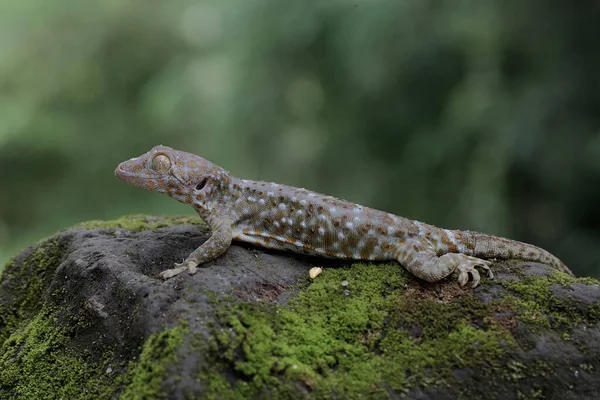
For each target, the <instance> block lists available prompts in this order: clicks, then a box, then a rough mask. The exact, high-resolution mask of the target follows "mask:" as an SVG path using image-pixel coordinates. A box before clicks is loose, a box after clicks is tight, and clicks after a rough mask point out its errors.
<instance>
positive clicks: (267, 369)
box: [0, 216, 600, 399]
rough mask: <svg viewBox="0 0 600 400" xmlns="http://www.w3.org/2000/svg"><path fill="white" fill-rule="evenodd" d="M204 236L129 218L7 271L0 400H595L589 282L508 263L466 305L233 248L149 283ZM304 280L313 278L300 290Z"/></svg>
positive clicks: (598, 349) (362, 270) (175, 224)
mask: <svg viewBox="0 0 600 400" xmlns="http://www.w3.org/2000/svg"><path fill="white" fill-rule="evenodd" d="M208 235H209V231H208V229H207V228H206V226H205V225H203V224H202V223H201V222H200V221H199V220H197V219H193V218H150V217H142V216H134V217H128V218H122V219H120V220H117V221H110V222H101V221H95V222H90V223H85V224H82V225H81V226H77V227H74V228H72V229H69V230H65V231H63V232H60V233H58V234H56V235H54V236H52V237H50V238H48V239H46V240H44V241H42V242H40V243H38V244H36V245H34V246H32V247H30V248H28V249H27V250H25V251H23V252H22V253H21V254H19V255H17V256H16V257H14V259H13V260H11V261H10V262H9V263H8V264H7V266H6V267H5V269H4V272H3V274H2V279H1V282H0V339H1V340H2V342H1V343H2V353H1V356H2V359H1V361H0V363H1V365H0V398H14V399H21V398H22V399H34V398H35V399H46V398H47V399H57V398H63V399H86V398H88V399H112V398H122V399H155V398H158V399H160V398H165V399H167V398H168V399H187V398H215V399H227V398H230V399H238V398H271V397H273V398H305V397H315V398H344V399H345V398H360V397H371V398H399V397H403V398H415V399H454V398H457V397H458V398H486V399H511V398H514V399H518V398H549V399H553V398H556V399H559V398H560V399H584V398H589V399H592V398H597V393H599V392H600V373H599V372H598V368H600V329H599V327H598V319H599V318H600V288H599V286H598V282H597V281H594V280H592V279H589V278H588V279H574V278H572V277H569V276H567V275H565V274H563V273H560V272H557V271H554V270H552V269H551V268H549V267H547V266H544V265H541V264H535V263H519V262H503V263H497V264H496V265H495V266H494V271H495V272H497V273H496V275H497V276H498V278H497V279H495V280H489V279H484V280H483V282H482V284H481V286H480V287H478V288H477V289H475V290H473V289H471V288H461V287H459V286H458V284H457V283H456V280H455V279H454V278H452V279H448V280H445V281H443V282H440V283H436V284H428V283H425V282H421V281H418V280H417V279H415V278H413V277H412V276H410V275H409V274H408V273H407V272H405V271H404V270H403V269H402V268H400V267H399V266H398V265H397V264H395V263H380V264H363V263H356V264H353V265H352V264H351V263H349V262H343V261H331V260H324V259H320V258H310V257H303V256H298V255H294V254H290V253H282V252H274V251H266V250H263V249H260V248H255V247H251V246H247V245H239V244H235V245H233V246H232V247H231V248H230V249H229V250H228V251H227V252H226V253H225V254H224V255H223V256H221V257H219V258H218V259H216V260H214V261H212V262H210V263H208V264H206V265H205V266H204V267H203V268H199V269H198V272H197V274H196V275H193V276H190V275H188V274H181V275H179V276H177V277H175V278H173V279H170V280H168V281H166V282H165V281H162V280H160V279H159V278H158V273H159V272H161V271H162V270H164V269H166V268H171V267H172V265H173V263H174V262H181V261H182V260H183V259H184V258H185V257H186V256H187V255H188V254H189V253H190V252H191V251H192V250H193V249H194V248H196V247H197V246H198V245H199V244H201V243H202V242H203V241H204V240H206V239H207V238H208ZM314 266H320V267H323V269H324V270H323V273H322V274H321V275H319V276H318V277H317V278H316V279H315V280H310V279H309V276H308V271H309V270H310V269H311V268H312V267H314ZM533 270H535V271H537V273H536V274H532V273H531V271H533ZM349 289H351V290H349Z"/></svg>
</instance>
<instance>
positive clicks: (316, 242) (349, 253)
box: [233, 230, 395, 260]
mask: <svg viewBox="0 0 600 400" xmlns="http://www.w3.org/2000/svg"><path fill="white" fill-rule="evenodd" d="M233 238H234V239H235V240H240V241H243V242H247V243H253V244H256V245H259V246H261V247H267V248H271V249H276V250H287V251H292V252H294V253H300V254H308V255H314V256H321V257H327V258H345V259H352V260H392V259H395V257H394V256H393V255H392V254H393V253H392V251H390V250H391V249H392V246H391V240H390V239H392V238H385V240H381V239H378V238H375V237H371V238H363V239H362V240H361V239H360V238H359V239H358V240H348V241H344V240H338V241H331V240H329V241H326V240H324V238H318V237H317V238H305V239H303V240H302V239H296V238H292V237H290V236H280V235H276V234H270V233H267V232H263V231H247V230H245V231H243V232H239V233H235V234H234V236H233ZM382 242H383V243H382ZM351 244H354V245H353V246H351ZM382 245H383V246H382ZM382 247H383V248H382ZM384 249H386V250H384Z"/></svg>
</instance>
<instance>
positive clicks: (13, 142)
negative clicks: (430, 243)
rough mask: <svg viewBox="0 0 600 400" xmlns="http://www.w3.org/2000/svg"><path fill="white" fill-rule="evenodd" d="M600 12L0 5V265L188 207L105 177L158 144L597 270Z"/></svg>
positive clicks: (313, 5)
mask: <svg viewBox="0 0 600 400" xmlns="http://www.w3.org/2000/svg"><path fill="white" fill-rule="evenodd" d="M598 38H600V2H598V1H595V0H580V1H577V2H566V1H557V0H528V1H519V0H480V1H459V0H454V1H433V0H412V1H408V0H327V1H323V0H285V1H282V0H214V1H209V0H206V1H202V0H195V1H189V0H169V1H152V0H104V1H101V2H86V1H71V0H52V1H41V0H20V1H8V0H6V1H2V2H0V263H2V262H3V261H5V260H6V259H7V258H8V257H9V256H11V255H12V254H14V253H16V252H17V251H19V249H21V248H22V247H24V246H27V245H29V244H31V243H32V242H34V241H36V240H39V239H41V238H43V237H45V236H48V235H50V234H52V233H53V232H55V231H56V230H58V229H61V228H65V227H68V226H70V225H73V224H75V223H77V222H80V221H84V220H89V219H110V218H116V217H119V216H122V215H124V214H128V213H148V214H155V215H156V214H192V213H193V211H192V210H191V208H188V207H185V206H183V205H180V204H178V203H176V202H175V201H173V200H171V199H169V198H168V197H166V196H161V195H158V194H153V193H149V192H146V191H143V190H141V189H136V188H133V187H129V186H127V185H125V184H124V183H122V182H120V181H118V180H117V179H115V178H114V176H113V171H114V168H115V166H116V165H117V164H118V163H119V162H120V161H122V160H125V159H128V158H131V157H133V156H137V155H139V154H141V153H143V152H146V151H147V150H149V149H150V148H151V147H152V146H154V145H156V144H165V145H169V146H172V147H175V148H178V149H181V150H186V151H189V152H193V153H196V154H199V155H202V156H204V157H206V158H208V159H209V160H211V161H213V162H215V163H217V164H219V165H221V166H223V167H224V168H226V169H228V170H230V171H231V172H232V173H234V174H236V175H238V176H243V177H247V178H253V179H261V180H270V181H278V182H280V183H286V184H291V185H295V186H302V187H307V188H310V189H313V190H317V191H321V192H325V193H328V194H332V195H336V196H339V197H343V198H346V199H349V200H352V201H355V202H358V203H361V204H365V205H369V206H372V207H376V208H380V209H384V210H386V211H389V212H393V213H396V214H399V215H402V216H406V217H409V218H413V219H419V220H423V221H426V222H429V223H433V224H436V225H439V226H443V227H447V228H457V229H458V228H460V229H472V230H479V231H485V232H488V233H494V234H498V235H503V236H509V237H512V238H516V239H520V240H523V241H527V242H532V243H535V244H537V245H540V246H542V247H545V248H547V249H548V250H550V251H552V252H553V253H555V254H556V255H557V256H559V257H561V258H562V259H563V260H564V261H565V262H566V264H567V265H569V266H570V267H571V268H572V269H573V270H574V271H576V272H577V273H578V274H580V275H591V276H596V277H598V276H600V207H599V206H600V130H599V128H600V72H599V71H600V48H599V45H598Z"/></svg>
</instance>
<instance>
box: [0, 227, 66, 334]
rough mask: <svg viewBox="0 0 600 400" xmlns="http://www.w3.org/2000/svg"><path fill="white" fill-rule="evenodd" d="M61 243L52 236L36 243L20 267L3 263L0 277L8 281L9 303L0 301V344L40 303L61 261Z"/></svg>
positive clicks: (37, 309)
mask: <svg viewBox="0 0 600 400" xmlns="http://www.w3.org/2000/svg"><path fill="white" fill-rule="evenodd" d="M63 251H64V249H63V246H62V243H61V242H60V240H59V239H58V238H56V237H52V238H50V239H47V240H44V241H42V242H41V243H39V244H38V246H37V247H36V248H35V249H34V250H33V252H32V253H31V255H29V257H27V258H26V259H25V260H24V261H23V263H22V265H21V266H20V268H15V265H14V264H13V265H10V266H7V267H6V269H5V270H4V271H3V274H2V280H3V281H10V283H11V286H10V288H8V287H7V288H6V289H5V290H10V291H11V295H12V297H13V299H12V301H11V302H10V303H11V304H7V303H5V302H2V303H0V329H1V331H0V343H1V342H2V341H4V339H6V337H7V336H8V335H9V334H10V332H11V331H12V330H13V329H15V328H16V327H17V326H18V325H19V324H21V323H26V322H27V321H28V320H29V319H30V318H31V317H32V316H33V315H34V314H35V313H36V312H38V311H39V309H40V307H41V305H42V304H43V301H42V298H43V295H44V293H45V291H46V288H47V287H48V285H49V284H50V280H51V279H52V276H53V273H54V271H55V270H56V268H58V266H59V265H60V263H61V262H62V257H63Z"/></svg>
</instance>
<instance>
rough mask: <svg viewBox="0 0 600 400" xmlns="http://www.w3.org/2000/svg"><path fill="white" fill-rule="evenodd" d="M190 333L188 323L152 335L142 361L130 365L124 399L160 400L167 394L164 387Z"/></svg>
mask: <svg viewBox="0 0 600 400" xmlns="http://www.w3.org/2000/svg"><path fill="white" fill-rule="evenodd" d="M188 334H189V327H188V325H187V323H185V322H184V323H182V324H180V325H179V326H177V327H175V328H172V329H166V330H164V331H162V332H160V333H157V334H154V335H152V336H150V338H149V339H148V340H147V341H146V343H145V344H144V347H143V349H142V353H141V355H140V358H139V361H138V362H136V363H131V364H130V367H129V368H130V372H129V373H128V374H129V377H130V379H128V380H130V383H129V384H128V385H127V387H126V388H125V391H124V392H123V394H122V395H121V397H120V398H121V399H124V400H128V399H132V400H133V399H161V398H167V397H168V396H167V394H166V393H163V392H162V391H161V385H162V383H163V382H164V381H165V380H166V378H167V377H168V376H169V368H170V367H172V366H173V365H175V363H176V361H177V350H178V349H179V347H181V345H182V344H183V341H184V339H185V337H186V336H187V335H188Z"/></svg>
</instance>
